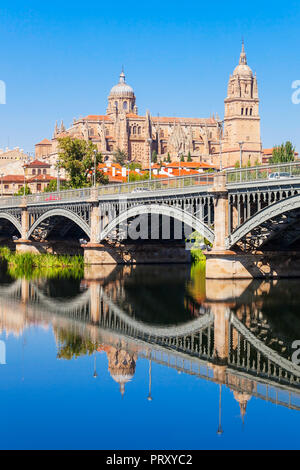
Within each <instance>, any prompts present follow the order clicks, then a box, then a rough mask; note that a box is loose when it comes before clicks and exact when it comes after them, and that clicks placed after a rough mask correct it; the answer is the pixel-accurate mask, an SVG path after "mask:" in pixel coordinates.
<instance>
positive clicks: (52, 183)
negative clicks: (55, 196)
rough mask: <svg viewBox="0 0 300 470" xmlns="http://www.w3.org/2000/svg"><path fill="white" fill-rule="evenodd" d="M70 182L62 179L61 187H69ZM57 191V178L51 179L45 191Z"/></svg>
mask: <svg viewBox="0 0 300 470" xmlns="http://www.w3.org/2000/svg"><path fill="white" fill-rule="evenodd" d="M68 188H69V186H68V183H67V182H66V181H60V189H62V190H64V189H68ZM55 191H57V179H55V180H51V181H49V183H48V184H47V186H46V187H45V188H44V193H52V192H55Z"/></svg>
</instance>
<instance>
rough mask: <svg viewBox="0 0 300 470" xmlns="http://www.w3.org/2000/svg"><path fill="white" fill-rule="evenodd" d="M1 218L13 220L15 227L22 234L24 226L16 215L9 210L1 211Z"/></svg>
mask: <svg viewBox="0 0 300 470" xmlns="http://www.w3.org/2000/svg"><path fill="white" fill-rule="evenodd" d="M0 219H5V220H8V221H9V222H11V223H12V224H13V225H14V227H15V228H16V229H17V230H18V232H19V233H20V235H21V236H22V226H21V224H20V222H19V221H18V220H17V219H16V217H14V216H13V215H11V214H9V213H7V212H0Z"/></svg>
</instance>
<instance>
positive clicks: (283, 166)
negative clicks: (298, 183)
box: [226, 162, 300, 184]
mask: <svg viewBox="0 0 300 470" xmlns="http://www.w3.org/2000/svg"><path fill="white" fill-rule="evenodd" d="M296 177H297V178H300V162H291V163H280V164H273V165H260V166H254V167H253V166H252V167H249V168H237V169H234V170H226V184H238V183H247V182H249V183H251V182H252V183H253V182H255V181H262V180H268V181H279V180H289V179H291V178H296Z"/></svg>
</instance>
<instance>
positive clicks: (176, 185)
mask: <svg viewBox="0 0 300 470" xmlns="http://www.w3.org/2000/svg"><path fill="white" fill-rule="evenodd" d="M213 179H214V174H213V173H205V174H199V175H192V176H179V177H166V178H160V179H152V180H144V181H136V182H133V183H121V184H108V185H103V186H98V187H97V188H96V189H97V195H98V197H99V198H100V197H101V196H109V195H112V196H113V195H118V194H120V195H121V194H135V193H136V194H139V193H142V192H144V191H160V190H169V189H185V188H189V187H203V188H205V186H211V185H212V184H213ZM92 191H94V190H93V188H82V189H70V190H65V191H60V192H52V193H38V194H31V195H29V196H26V203H27V204H43V203H45V204H46V203H48V204H55V203H59V202H67V201H88V200H89V199H90V198H91V196H92ZM23 198H24V196H9V197H0V207H15V206H20V205H21V203H22V200H23Z"/></svg>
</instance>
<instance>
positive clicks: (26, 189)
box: [14, 184, 32, 196]
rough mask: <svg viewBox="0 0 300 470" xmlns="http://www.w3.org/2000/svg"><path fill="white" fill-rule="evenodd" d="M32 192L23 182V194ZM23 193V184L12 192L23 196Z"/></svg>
mask: <svg viewBox="0 0 300 470" xmlns="http://www.w3.org/2000/svg"><path fill="white" fill-rule="evenodd" d="M28 194H32V193H31V190H30V188H29V186H28V185H27V184H25V195H26V196H27V195H28ZM23 195H24V186H22V187H21V188H19V189H18V191H17V192H16V193H15V194H14V196H23Z"/></svg>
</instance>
